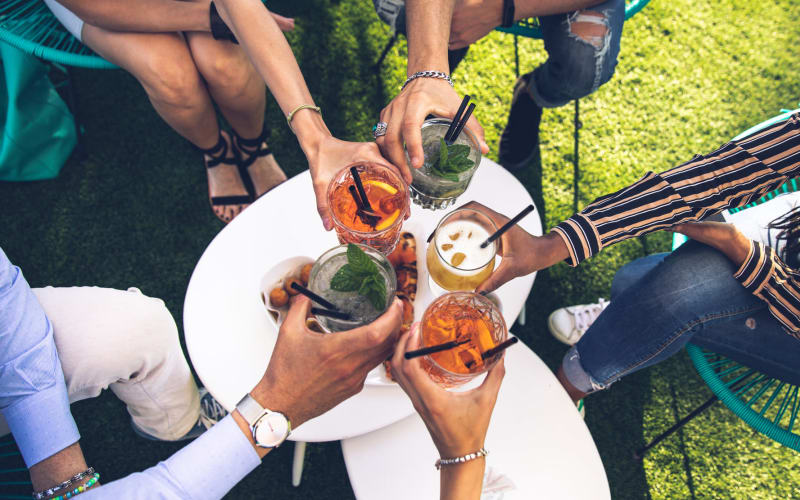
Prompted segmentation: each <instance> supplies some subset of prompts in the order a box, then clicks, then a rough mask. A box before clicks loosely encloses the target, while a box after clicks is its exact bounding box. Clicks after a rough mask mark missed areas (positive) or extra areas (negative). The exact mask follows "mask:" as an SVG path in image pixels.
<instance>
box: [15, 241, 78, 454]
mask: <svg viewBox="0 0 800 500" xmlns="http://www.w3.org/2000/svg"><path fill="white" fill-rule="evenodd" d="M0 412H2V413H3V416H4V417H5V419H6V422H7V423H8V427H9V428H10V429H11V432H12V433H13V434H14V439H15V440H16V442H17V446H18V447H19V449H20V452H21V453H22V457H23V459H24V460H25V464H26V465H27V466H28V467H31V466H32V465H34V464H37V463H39V462H41V461H42V460H44V459H45V458H48V457H50V456H52V455H54V454H55V453H57V452H59V451H61V450H63V449H64V448H66V447H67V446H69V445H71V444H73V443H75V442H77V441H78V440H79V439H80V434H79V433H78V428H77V426H76V425H75V421H74V420H73V419H72V414H71V413H70V411H69V398H68V397H67V386H66V384H65V383H64V374H63V372H62V371H61V361H60V360H59V359H58V352H57V351H56V346H55V342H54V341H53V327H52V325H51V324H50V321H48V319H47V316H45V313H44V309H42V306H41V305H40V304H39V301H38V300H36V296H35V295H34V294H33V292H32V291H31V289H30V287H29V286H28V283H27V282H26V281H25V278H24V277H23V276H22V272H21V271H20V270H19V268H18V267H16V266H14V265H13V264H11V262H10V261H9V260H8V257H6V254H5V253H4V252H3V250H2V249H0Z"/></svg>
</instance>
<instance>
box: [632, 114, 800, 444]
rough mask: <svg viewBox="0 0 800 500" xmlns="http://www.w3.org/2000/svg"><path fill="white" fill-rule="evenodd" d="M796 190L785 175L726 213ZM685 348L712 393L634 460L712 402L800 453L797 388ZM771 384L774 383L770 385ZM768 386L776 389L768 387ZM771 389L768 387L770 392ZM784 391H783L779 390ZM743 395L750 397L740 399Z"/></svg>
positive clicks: (677, 238) (679, 238) (677, 237)
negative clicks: (772, 409)
mask: <svg viewBox="0 0 800 500" xmlns="http://www.w3.org/2000/svg"><path fill="white" fill-rule="evenodd" d="M797 111H800V109H796V110H794V111H790V110H786V109H783V110H781V114H780V115H778V116H776V117H774V118H771V119H769V120H766V121H764V122H762V123H760V124H758V125H756V126H754V127H751V128H750V129H748V130H746V131H744V132H742V133H741V134H739V135H737V136H736V137H734V138H733V139H732V140H734V141H736V140H739V139H742V138H744V137H747V136H748V135H751V134H753V133H756V132H758V131H760V130H763V129H764V128H766V127H768V126H770V125H772V124H774V123H778V122H780V121H783V120H786V119H788V118H789V117H790V116H792V114H794V113H796V112H797ZM798 190H800V183H798V179H797V178H794V179H790V180H788V181H787V182H785V183H784V184H783V185H781V186H780V187H779V188H778V189H775V190H774V191H771V192H769V193H767V194H766V195H764V196H762V197H761V198H759V199H758V200H757V201H754V202H751V203H748V204H747V205H744V206H742V207H736V208H733V209H730V210H729V212H731V213H736V212H739V211H741V210H744V209H746V208H750V207H753V206H756V205H758V204H760V203H763V202H766V201H768V200H771V199H772V198H774V197H775V196H778V195H780V194H783V193H788V192H795V191H798ZM686 240H687V238H686V237H685V236H683V235H681V234H678V233H675V234H674V236H673V242H672V249H673V250H675V249H676V248H678V247H679V246H680V245H682V244H683V243H684V242H685V241H686ZM686 351H687V352H688V353H689V358H690V359H691V360H692V363H693V364H694V367H695V369H696V370H697V372H698V373H699V374H700V376H701V377H702V379H703V380H704V381H705V383H706V384H707V385H708V387H709V388H710V389H711V391H712V392H713V395H712V396H711V397H710V398H709V399H708V400H706V401H705V402H704V403H703V404H701V405H700V406H698V407H697V408H695V409H694V410H692V411H691V412H689V414H687V415H686V416H685V417H683V418H682V419H680V420H679V421H678V422H676V423H675V424H674V425H673V426H672V427H670V428H669V429H667V430H665V431H664V432H662V433H661V434H659V435H658V436H656V437H655V438H653V439H652V440H651V441H650V442H649V443H647V444H646V445H645V446H643V447H641V448H639V449H638V450H636V451H635V452H634V454H633V457H634V459H637V460H641V459H642V458H644V455H645V454H646V453H647V452H648V451H649V450H650V449H652V448H653V447H654V446H656V445H657V444H658V443H660V442H661V441H663V440H664V439H666V438H667V437H669V436H670V435H671V434H672V433H674V432H675V431H677V430H678V429H680V428H681V427H683V426H684V425H686V424H687V423H688V422H690V421H691V420H692V419H694V418H695V417H696V416H698V415H700V414H701V413H702V412H703V411H705V410H706V409H708V408H709V407H711V406H713V405H714V403H716V402H717V401H722V403H723V404H724V405H725V406H727V407H728V409H730V410H731V411H732V412H733V413H734V414H735V415H736V416H738V417H739V418H741V419H742V420H744V421H745V423H747V424H748V425H749V426H750V427H752V428H753V429H755V430H756V431H758V432H760V433H762V434H764V435H765V436H767V437H769V438H771V439H772V440H774V441H777V442H779V443H781V444H782V445H784V446H786V447H788V448H791V449H793V450H795V451H800V429H798V432H792V431H793V430H794V429H795V423H797V424H798V428H800V419H798V414H799V413H800V388H798V386H795V385H793V384H788V383H786V382H783V381H780V380H778V379H776V378H773V377H769V376H767V375H764V374H761V373H759V372H757V371H756V370H754V369H751V368H748V367H746V366H745V365H742V364H740V363H738V362H736V361H733V360H731V359H728V358H726V357H724V356H721V355H719V354H715V353H713V352H712V351H709V350H707V349H703V348H701V347H699V346H697V345H694V344H692V343H689V344H687V345H686ZM776 384H777V386H775V385H776ZM773 386H775V387H774V388H773ZM770 389H772V391H771V392H770ZM784 389H786V390H785V391H784ZM753 391H755V394H753ZM781 394H783V396H782V399H779V396H780V395H781ZM764 397H766V399H767V400H766V402H763V399H762V398H764ZM743 398H749V399H748V400H747V401H745V400H744V399H743ZM762 402H763V404H762V406H761V409H760V410H759V411H756V410H755V407H756V406H757V405H758V404H759V403H762ZM777 402H779V403H780V406H779V407H778V409H777V414H776V415H775V416H774V417H773V418H771V419H770V418H768V417H767V416H766V412H767V410H768V409H769V408H770V407H772V405H773V404H774V403H777ZM787 412H788V413H787ZM784 420H788V422H786V424H785V425H786V428H785V429H784V428H783V427H781V424H782V423H783V421H784Z"/></svg>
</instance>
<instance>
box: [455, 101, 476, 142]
mask: <svg viewBox="0 0 800 500" xmlns="http://www.w3.org/2000/svg"><path fill="white" fill-rule="evenodd" d="M474 110H475V103H472V104H470V105H469V107H468V108H467V112H466V113H464V116H463V118H461V123H459V124H458V128H456V131H455V132H453V136H452V137H451V138H450V142H455V140H456V139H458V136H459V135H461V131H462V130H464V125H466V124H467V120H469V117H470V116H471V115H472V112H473V111H474Z"/></svg>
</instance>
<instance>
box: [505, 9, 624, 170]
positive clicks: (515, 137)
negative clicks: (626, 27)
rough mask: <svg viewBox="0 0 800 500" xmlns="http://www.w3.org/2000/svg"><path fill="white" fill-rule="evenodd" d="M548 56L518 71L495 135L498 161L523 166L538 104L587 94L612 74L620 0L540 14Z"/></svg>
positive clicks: (532, 144)
mask: <svg viewBox="0 0 800 500" xmlns="http://www.w3.org/2000/svg"><path fill="white" fill-rule="evenodd" d="M539 21H540V25H541V30H542V37H543V38H544V46H545V50H547V53H548V59H547V61H545V62H544V64H542V65H541V66H539V67H538V68H536V69H535V70H534V71H532V72H530V73H527V74H525V75H522V76H520V78H519V79H518V80H517V83H516V84H515V86H514V93H513V96H512V100H511V111H510V112H509V116H508V122H507V123H506V127H505V129H504V130H503V134H502V136H501V137H500V148H499V153H498V154H499V159H500V163H501V164H502V165H503V166H504V167H506V168H508V169H509V170H517V169H520V168H523V167H525V166H527V165H528V164H529V163H530V162H531V161H532V160H533V159H534V158H535V157H536V153H537V151H538V144H539V124H540V122H541V116H542V108H550V107H557V106H562V105H564V104H566V103H568V102H569V101H571V100H574V99H579V98H581V97H585V96H586V95H589V94H591V93H592V92H594V91H595V90H597V88H598V87H599V86H600V85H602V84H603V83H605V82H607V81H608V80H609V79H610V78H611V76H612V75H613V74H614V68H615V67H616V64H617V55H618V54H619V47H620V38H621V36H622V26H623V23H624V21H625V1H624V0H607V1H605V2H603V3H601V4H599V5H595V6H592V7H588V8H586V9H583V10H579V11H575V12H571V13H567V14H556V15H551V16H542V17H540V18H539Z"/></svg>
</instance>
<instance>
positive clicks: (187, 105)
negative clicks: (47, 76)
mask: <svg viewBox="0 0 800 500" xmlns="http://www.w3.org/2000/svg"><path fill="white" fill-rule="evenodd" d="M46 1H47V2H48V5H49V6H50V8H51V9H52V10H53V11H54V13H55V14H56V16H57V17H58V18H59V19H60V20H61V22H62V23H63V24H64V25H65V26H66V27H67V28H68V29H69V30H70V31H71V32H72V33H73V34H74V35H75V36H77V37H78V38H79V39H81V40H82V41H83V43H85V44H86V45H88V46H89V47H91V48H92V49H93V50H95V51H96V52H97V53H99V54H100V55H102V56H103V57H105V58H106V59H108V60H109V61H111V62H113V63H115V64H117V65H119V66H121V67H122V68H124V69H126V70H127V71H130V72H131V74H133V76H134V77H136V78H137V79H138V80H139V82H140V83H141V84H142V86H143V87H144V89H145V91H146V92H147V94H148V96H149V98H150V101H151V103H152V104H153V106H154V107H155V109H156V111H157V112H158V113H159V114H160V115H161V116H162V117H163V118H164V119H165V120H166V121H167V123H169V124H170V125H171V126H172V127H173V128H175V129H176V130H177V131H178V133H180V134H181V135H183V136H184V137H186V138H187V139H188V140H189V141H190V142H192V143H193V144H194V145H195V146H197V147H198V148H199V149H200V150H201V151H202V152H203V153H204V155H205V156H204V161H205V164H206V167H207V174H208V179H209V197H210V201H211V205H212V208H213V209H214V212H215V214H216V215H217V216H218V217H219V218H220V219H222V220H223V221H224V222H230V221H231V220H232V219H233V217H235V216H236V215H237V214H239V213H240V212H241V211H242V210H243V209H244V208H245V207H246V206H247V205H248V204H249V203H252V202H253V200H254V199H255V198H256V197H258V196H261V195H262V194H264V193H265V192H267V191H268V190H269V189H271V188H272V187H274V186H275V185H277V184H279V183H280V182H282V181H283V180H285V179H286V176H285V175H284V174H283V172H282V171H281V170H280V167H279V166H278V164H277V163H276V162H275V160H274V158H273V157H272V155H271V154H270V150H269V147H268V146H267V144H266V142H265V141H266V129H265V128H264V108H265V103H266V96H265V93H264V83H265V82H266V85H267V87H268V88H269V89H270V90H271V91H272V94H273V96H274V97H275V100H276V101H277V103H278V106H279V107H280V108H281V110H282V111H283V113H284V115H286V117H287V120H288V121H289V127H291V129H292V131H293V132H294V133H295V135H296V136H297V139H298V141H299V143H300V147H301V148H302V150H303V153H305V155H306V158H307V159H308V163H309V169H310V170H311V175H312V177H313V179H314V190H315V193H316V196H317V205H318V209H319V211H320V215H321V218H322V220H323V225H324V226H325V228H326V229H328V230H330V229H332V228H333V225H332V221H331V220H330V214H329V211H328V207H327V199H326V196H325V193H326V189H327V187H328V184H329V183H330V181H331V180H332V179H333V177H334V176H335V175H336V173H337V172H338V171H339V170H340V169H342V168H343V167H345V166H347V165H349V164H351V163H354V162H356V161H373V162H375V163H380V164H383V165H388V163H387V162H386V160H384V159H383V157H382V156H381V155H380V152H379V151H378V148H377V147H376V146H375V145H374V144H367V143H351V142H345V141H340V140H338V139H335V138H334V137H333V136H332V135H331V133H330V131H329V130H328V128H327V126H326V125H325V122H324V121H323V120H322V115H321V111H320V109H319V108H318V107H316V106H315V105H314V100H313V99H312V98H311V94H310V93H309V90H308V87H307V86H306V83H305V80H304V79H303V75H302V73H301V72H300V68H299V67H298V65H297V61H296V60H295V58H294V54H293V53H292V50H291V48H290V47H289V44H288V43H287V41H286V38H285V37H284V36H283V34H282V33H281V29H291V27H292V26H293V25H294V21H293V20H291V19H286V18H283V17H281V16H277V15H274V14H272V13H270V12H269V11H268V10H267V9H266V8H265V7H264V5H263V4H262V3H261V1H260V0H242V1H232V0H218V1H217V2H216V4H215V3H213V2H208V1H203V0H198V1H185V2H183V1H174V0H146V1H144V2H142V1H138V0H137V1H131V0H112V1H103V2H95V1H92V0H61V1H62V3H63V5H59V4H58V3H56V1H55V0H46ZM67 9H69V10H67ZM73 13H74V14H73ZM212 19H213V20H214V23H213V27H212ZM212 28H213V31H214V36H212V34H211V33H210V31H212ZM215 36H216V37H219V38H222V39H219V40H218V39H215ZM231 40H237V41H238V42H241V45H236V44H234V43H232V42H231ZM259 75H260V78H259ZM212 100H213V103H212ZM214 103H216V104H217V106H218V107H219V108H220V111H221V112H222V114H223V116H224V117H225V119H226V120H227V121H228V123H229V124H230V125H231V128H232V129H233V137H228V135H227V134H226V133H225V132H224V131H220V128H219V125H218V121H217V118H216V115H215V112H214ZM251 179H252V182H250V181H251ZM251 185H252V188H251V187H250V186H251Z"/></svg>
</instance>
